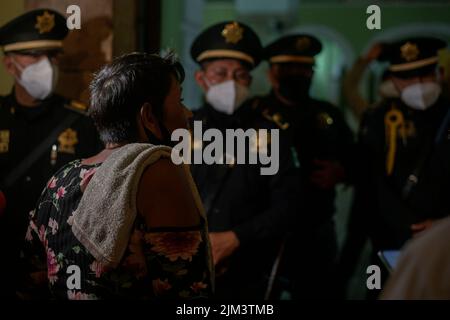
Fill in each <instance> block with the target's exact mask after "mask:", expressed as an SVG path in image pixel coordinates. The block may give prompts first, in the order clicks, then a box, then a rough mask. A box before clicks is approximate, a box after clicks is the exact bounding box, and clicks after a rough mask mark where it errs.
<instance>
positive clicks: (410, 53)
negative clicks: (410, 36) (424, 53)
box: [400, 42, 420, 62]
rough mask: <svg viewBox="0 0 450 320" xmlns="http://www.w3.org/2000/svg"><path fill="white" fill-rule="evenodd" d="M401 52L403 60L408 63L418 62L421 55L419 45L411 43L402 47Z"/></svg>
mask: <svg viewBox="0 0 450 320" xmlns="http://www.w3.org/2000/svg"><path fill="white" fill-rule="evenodd" d="M400 51H401V53H402V58H403V59H405V60H406V61H407V62H410V61H414V60H416V59H417V57H418V56H419V53H420V51H419V48H418V47H417V45H416V44H414V43H411V42H407V43H405V44H404V45H403V46H401V48H400Z"/></svg>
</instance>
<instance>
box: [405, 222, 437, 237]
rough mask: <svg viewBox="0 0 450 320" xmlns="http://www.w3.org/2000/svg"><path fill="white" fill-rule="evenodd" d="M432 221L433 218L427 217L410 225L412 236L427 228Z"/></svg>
mask: <svg viewBox="0 0 450 320" xmlns="http://www.w3.org/2000/svg"><path fill="white" fill-rule="evenodd" d="M433 223H434V220H431V219H427V220H425V221H422V222H419V223H415V224H412V225H411V231H412V233H413V237H417V236H418V235H419V234H421V233H422V232H423V231H425V230H428V229H429V228H430V227H431V226H432V225H433Z"/></svg>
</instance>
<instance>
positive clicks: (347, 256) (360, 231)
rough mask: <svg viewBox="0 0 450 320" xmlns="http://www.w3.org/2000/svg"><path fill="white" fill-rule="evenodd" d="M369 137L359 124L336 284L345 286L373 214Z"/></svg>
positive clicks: (374, 208) (369, 133)
mask: <svg viewBox="0 0 450 320" xmlns="http://www.w3.org/2000/svg"><path fill="white" fill-rule="evenodd" d="M371 134H372V133H371V132H370V131H368V124H367V119H365V120H363V121H362V123H361V129H360V133H359V136H358V142H357V144H356V147H355V160H356V161H355V162H354V165H355V167H354V186H355V193H354V201H353V206H352V209H351V212H350V217H349V220H348V223H347V236H346V239H345V241H344V246H343V249H342V253H341V257H340V262H339V272H338V273H339V276H340V278H341V279H340V280H341V281H343V282H347V281H348V280H349V279H350V277H351V276H352V275H353V273H354V270H355V268H356V265H357V263H358V260H359V257H360V254H361V252H362V250H363V248H364V246H365V244H366V241H367V239H368V236H369V225H370V223H371V221H370V220H371V218H372V217H373V216H374V214H375V212H376V201H375V200H374V199H376V195H375V192H376V188H375V184H374V181H373V178H372V168H373V165H372V163H371V161H372V160H373V152H372V150H371V144H370V142H369V139H368V138H367V137H368V136H369V135H371Z"/></svg>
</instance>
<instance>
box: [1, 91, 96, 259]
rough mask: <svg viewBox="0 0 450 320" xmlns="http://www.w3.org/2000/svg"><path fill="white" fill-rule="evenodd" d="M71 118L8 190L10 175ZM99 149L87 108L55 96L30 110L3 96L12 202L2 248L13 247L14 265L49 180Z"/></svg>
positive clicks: (4, 171) (4, 162)
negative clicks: (28, 224) (39, 199)
mask: <svg viewBox="0 0 450 320" xmlns="http://www.w3.org/2000/svg"><path fill="white" fill-rule="evenodd" d="M69 116H70V117H71V119H72V120H71V121H70V123H69V124H68V125H67V126H66V127H64V128H61V129H60V131H59V132H58V133H57V134H54V136H55V138H54V140H53V141H51V142H50V143H49V144H48V145H46V147H45V151H44V152H43V153H42V156H40V157H39V159H38V160H37V161H35V162H34V163H33V164H32V165H31V166H30V167H29V168H28V169H27V170H26V172H24V174H22V175H21V176H20V177H16V179H10V180H11V181H10V183H9V185H5V179H6V178H7V177H8V176H9V174H10V173H11V172H13V170H14V169H15V168H17V166H18V165H19V164H20V163H21V162H22V161H23V160H24V159H26V158H27V157H28V156H30V154H31V153H32V152H33V150H35V148H36V147H37V146H38V145H39V144H40V143H41V142H43V141H44V140H45V139H46V138H47V137H48V136H49V135H50V134H51V133H52V132H54V131H55V129H57V128H58V127H60V124H61V123H64V122H65V121H66V120H65V119H67V118H68V117H69ZM55 133H56V132H55ZM100 149H101V144H100V142H99V139H98V135H97V131H96V130H95V127H94V126H93V124H92V123H91V121H90V120H89V119H88V118H87V117H86V115H85V108H84V107H83V106H82V105H80V104H78V103H74V102H71V101H69V100H67V99H64V98H62V97H60V96H57V95H54V96H52V97H50V98H49V99H47V100H45V101H44V102H43V103H42V104H41V105H39V106H38V107H35V108H27V107H23V106H20V105H19V104H18V103H17V101H16V99H15V94H14V92H13V93H12V94H10V95H8V96H5V97H0V190H2V191H3V192H4V194H5V195H6V200H7V208H6V213H5V214H4V215H3V217H1V218H0V229H1V236H0V237H1V239H2V243H1V244H0V246H1V247H2V248H3V247H4V246H5V244H6V243H7V244H8V246H7V249H8V252H9V255H8V257H9V259H10V260H9V261H10V262H11V263H13V262H12V261H13V260H14V256H15V254H16V253H17V251H18V249H19V248H20V245H21V241H22V240H23V239H24V236H25V231H26V227H27V219H28V213H29V212H30V211H31V210H32V209H34V207H35V205H36V203H37V200H38V198H39V195H40V193H41V192H42V190H43V189H44V187H45V185H46V183H47V181H48V179H49V178H50V177H51V176H52V174H53V173H54V172H56V171H57V169H59V168H60V167H61V166H63V165H64V164H66V163H68V162H70V161H72V160H75V159H79V158H83V157H88V156H92V155H94V154H96V153H97V152H98V151H99V150H100ZM52 150H53V151H52ZM12 180H14V181H12ZM4 267H6V266H4Z"/></svg>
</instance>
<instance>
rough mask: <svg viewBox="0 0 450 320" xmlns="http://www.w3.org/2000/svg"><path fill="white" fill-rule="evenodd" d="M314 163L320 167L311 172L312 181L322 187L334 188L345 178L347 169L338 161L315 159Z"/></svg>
mask: <svg viewBox="0 0 450 320" xmlns="http://www.w3.org/2000/svg"><path fill="white" fill-rule="evenodd" d="M313 164H314V165H316V166H317V167H318V169H317V170H314V171H313V173H312V174H311V182H312V183H313V184H314V185H316V186H317V187H319V188H320V189H324V190H328V189H332V188H334V187H335V186H336V185H337V184H338V183H340V182H343V181H344V179H345V170H344V167H342V165H341V164H340V163H338V162H336V161H328V160H318V159H316V160H314V161H313Z"/></svg>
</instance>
